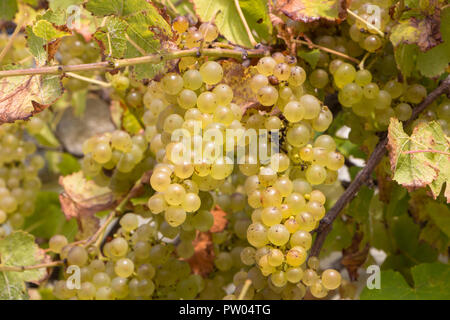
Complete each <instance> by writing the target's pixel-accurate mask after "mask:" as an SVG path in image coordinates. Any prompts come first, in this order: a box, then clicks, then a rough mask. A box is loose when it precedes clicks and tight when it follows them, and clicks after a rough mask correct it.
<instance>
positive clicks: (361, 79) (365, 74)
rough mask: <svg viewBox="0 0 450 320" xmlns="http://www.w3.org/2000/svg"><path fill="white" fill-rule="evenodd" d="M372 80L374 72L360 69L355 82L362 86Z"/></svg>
mask: <svg viewBox="0 0 450 320" xmlns="http://www.w3.org/2000/svg"><path fill="white" fill-rule="evenodd" d="M371 82H372V74H371V73H370V71H369V70H366V69H362V70H358V71H357V72H356V75H355V83H356V84H357V85H359V86H361V87H364V86H365V85H368V84H369V83H371Z"/></svg>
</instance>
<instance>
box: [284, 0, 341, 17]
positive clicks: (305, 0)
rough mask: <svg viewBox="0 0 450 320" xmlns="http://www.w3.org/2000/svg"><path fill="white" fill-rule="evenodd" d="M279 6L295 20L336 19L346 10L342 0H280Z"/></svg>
mask: <svg viewBox="0 0 450 320" xmlns="http://www.w3.org/2000/svg"><path fill="white" fill-rule="evenodd" d="M277 7H278V9H279V10H281V11H282V12H283V13H284V14H285V15H287V16H288V17H289V18H291V19H292V20H295V21H301V22H305V23H308V22H313V21H317V20H320V19H325V20H330V21H335V20H337V19H339V18H340V14H342V13H343V11H345V1H342V0H320V1H310V0H279V1H277Z"/></svg>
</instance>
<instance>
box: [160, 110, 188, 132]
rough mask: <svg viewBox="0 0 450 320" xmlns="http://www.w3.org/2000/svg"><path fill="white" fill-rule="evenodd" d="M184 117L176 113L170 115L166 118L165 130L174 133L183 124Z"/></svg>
mask: <svg viewBox="0 0 450 320" xmlns="http://www.w3.org/2000/svg"><path fill="white" fill-rule="evenodd" d="M183 122H184V119H183V117H182V116H180V115H178V114H176V113H174V114H171V115H169V116H168V117H167V118H166V119H165V120H164V125H163V128H164V131H165V132H167V133H172V132H174V131H175V130H176V129H180V128H181V127H182V125H183Z"/></svg>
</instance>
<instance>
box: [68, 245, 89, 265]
mask: <svg viewBox="0 0 450 320" xmlns="http://www.w3.org/2000/svg"><path fill="white" fill-rule="evenodd" d="M87 261H88V254H87V252H86V249H84V248H83V247H79V246H75V247H73V248H71V249H70V251H69V252H68V254H67V263H68V264H69V265H77V266H80V267H82V266H84V265H85V264H86V262H87Z"/></svg>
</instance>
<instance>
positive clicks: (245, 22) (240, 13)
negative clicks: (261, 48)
mask: <svg viewBox="0 0 450 320" xmlns="http://www.w3.org/2000/svg"><path fill="white" fill-rule="evenodd" d="M234 5H235V7H236V10H237V12H238V14H239V18H241V21H242V24H243V25H244V28H245V31H246V32H247V35H248V38H249V40H250V43H251V44H252V46H253V47H255V46H256V45H257V44H258V43H257V42H256V40H255V38H254V37H253V34H252V31H251V30H250V27H249V26H248V23H247V20H245V16H244V13H243V12H242V9H241V6H240V4H239V0H234Z"/></svg>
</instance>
